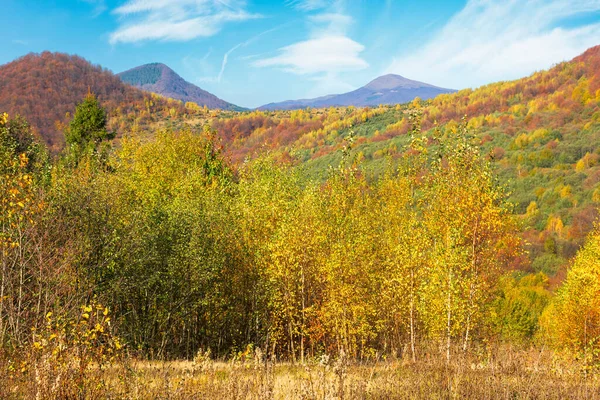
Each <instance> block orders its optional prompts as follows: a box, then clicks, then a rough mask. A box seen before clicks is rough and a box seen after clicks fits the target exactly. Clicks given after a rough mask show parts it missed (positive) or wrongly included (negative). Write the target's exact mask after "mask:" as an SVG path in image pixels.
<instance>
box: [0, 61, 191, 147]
mask: <svg viewBox="0 0 600 400" xmlns="http://www.w3.org/2000/svg"><path fill="white" fill-rule="evenodd" d="M88 90H91V92H92V93H94V94H95V95H96V96H98V99H99V101H100V102H101V104H102V106H103V107H105V108H106V109H107V111H108V114H109V125H110V126H109V128H110V129H111V130H116V131H117V132H118V133H122V132H123V131H124V130H126V129H128V128H130V127H131V125H132V124H134V123H139V124H143V122H144V120H150V119H153V118H162V117H163V116H164V115H165V113H166V110H168V109H175V110H176V111H178V112H180V113H181V112H183V111H184V109H183V105H181V104H175V103H174V102H172V101H169V100H166V99H159V98H156V99H152V109H149V104H150V103H149V102H147V101H146V100H148V99H151V98H152V96H151V95H150V94H148V93H145V92H143V91H141V90H139V89H136V88H133V87H131V86H129V85H126V84H124V83H123V82H121V80H120V79H119V78H118V77H117V76H115V75H114V74H112V73H111V72H110V71H108V70H105V69H103V68H102V67H100V66H94V65H92V64H91V63H89V62H88V61H86V60H85V59H83V58H81V57H78V56H72V55H68V54H62V53H51V52H43V53H41V54H33V53H32V54H28V55H26V56H24V57H21V58H19V59H17V60H15V61H13V62H11V63H8V64H5V65H2V66H0V111H2V112H7V113H9V114H10V115H15V114H20V115H22V116H23V117H25V118H26V119H27V121H28V122H29V123H30V124H31V125H32V127H33V128H34V131H36V132H37V134H38V135H39V136H41V137H42V138H43V140H44V141H45V142H46V144H47V145H48V146H49V147H50V149H51V150H53V151H55V152H56V151H58V150H60V149H61V148H62V146H63V145H64V136H63V133H62V132H61V129H62V128H61V124H64V123H65V122H66V120H67V118H66V114H67V113H72V112H73V111H74V110H75V105H76V104H77V103H78V102H80V101H81V100H82V99H83V98H84V97H85V95H86V94H87V92H88Z"/></svg>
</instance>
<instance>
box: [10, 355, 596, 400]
mask: <svg viewBox="0 0 600 400" xmlns="http://www.w3.org/2000/svg"><path fill="white" fill-rule="evenodd" d="M488 358H491V357H488ZM581 371H582V370H581V368H580V366H578V365H577V364H575V363H572V362H571V363H565V362H563V361H562V359H560V358H557V357H556V356H555V355H554V354H552V353H544V352H540V351H534V350H532V351H527V352H503V355H502V357H498V356H495V357H493V358H491V359H490V360H488V361H486V362H481V361H479V362H476V361H473V360H470V359H469V360H467V359H462V360H457V361H456V362H454V363H451V364H450V365H447V364H446V363H445V361H444V360H443V359H441V358H437V357H435V358H430V359H428V360H427V359H426V360H422V361H418V362H416V363H412V362H406V361H403V360H387V361H378V362H373V363H364V364H357V363H348V362H346V361H344V360H343V359H342V360H336V361H331V362H329V361H328V360H326V359H322V360H320V362H318V361H313V362H309V363H306V364H304V365H298V364H296V365H292V364H288V363H276V364H273V363H270V362H265V361H264V360H262V359H260V358H259V357H257V358H255V359H253V360H249V361H246V362H240V361H235V362H234V361H232V362H218V361H211V360H209V359H208V358H206V357H199V358H198V359H197V360H196V361H175V362H147V361H127V362H125V363H123V364H118V365H114V366H112V367H111V368H109V369H105V370H102V371H100V370H99V369H91V370H90V372H89V382H88V384H89V385H90V387H93V388H94V390H91V391H87V392H85V391H83V392H81V393H82V394H80V395H77V396H73V397H70V396H69V397H60V398H103V399H104V398H114V399H219V400H225V399H583V398H585V399H600V375H598V374H593V373H588V374H584V373H582V372H581ZM35 385H36V382H35V379H33V380H32V379H12V380H11V379H9V378H8V376H3V377H2V380H0V393H1V396H0V398H7V399H13V398H14V399H21V398H24V399H28V398H35V395H34V394H36V393H37V392H36V390H35ZM64 393H73V392H72V391H70V392H64ZM37 397H38V398H40V399H44V398H57V397H48V396H47V395H43V394H42V395H40V396H37Z"/></svg>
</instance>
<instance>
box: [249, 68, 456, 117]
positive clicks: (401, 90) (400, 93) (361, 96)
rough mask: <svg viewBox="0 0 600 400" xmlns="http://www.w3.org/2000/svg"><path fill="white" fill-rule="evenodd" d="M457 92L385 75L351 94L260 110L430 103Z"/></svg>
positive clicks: (279, 104) (293, 102) (392, 75)
mask: <svg viewBox="0 0 600 400" xmlns="http://www.w3.org/2000/svg"><path fill="white" fill-rule="evenodd" d="M454 92H456V90H453V89H445V88H441V87H437V86H433V85H430V84H428V83H424V82H419V81H413V80H412V79H407V78H405V77H403V76H400V75H394V74H388V75H383V76H380V77H379V78H376V79H374V80H372V81H371V82H369V83H368V84H366V85H365V86H363V87H361V88H360V89H356V90H354V91H352V92H348V93H344V94H337V95H329V96H323V97H318V98H316V99H305V100H288V101H284V102H281V103H270V104H266V105H264V106H262V107H259V109H261V110H291V109H296V108H306V107H313V108H320V107H329V106H356V107H365V106H377V105H379V104H398V103H407V102H409V101H412V100H413V99H414V98H415V97H420V98H421V99H424V100H426V99H431V98H433V97H435V96H437V95H438V94H442V93H454Z"/></svg>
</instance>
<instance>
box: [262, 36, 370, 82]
mask: <svg viewBox="0 0 600 400" xmlns="http://www.w3.org/2000/svg"><path fill="white" fill-rule="evenodd" d="M364 49H365V47H364V46H363V45H361V44H359V43H357V42H355V41H354V40H352V39H349V38H347V37H345V36H329V35H328V36H322V37H318V38H315V39H309V40H306V41H303V42H299V43H295V44H292V45H290V46H286V47H283V48H282V49H280V54H279V55H277V56H275V57H271V58H265V59H262V60H257V61H255V62H254V63H253V65H254V66H256V67H280V68H282V69H284V70H285V71H288V72H292V73H295V74H299V75H304V74H318V73H334V72H345V71H352V70H360V69H363V68H366V67H368V64H367V62H366V61H365V60H363V59H362V58H360V53H361V52H362V51H363V50H364Z"/></svg>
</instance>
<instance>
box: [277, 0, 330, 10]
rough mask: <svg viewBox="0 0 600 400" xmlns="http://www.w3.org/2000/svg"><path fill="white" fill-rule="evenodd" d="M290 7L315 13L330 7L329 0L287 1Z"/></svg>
mask: <svg viewBox="0 0 600 400" xmlns="http://www.w3.org/2000/svg"><path fill="white" fill-rule="evenodd" d="M285 3H286V4H287V5H288V6H292V7H294V8H296V9H298V10H302V11H313V10H319V9H321V8H325V7H327V6H328V5H329V3H330V1H328V0H286V2H285Z"/></svg>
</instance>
